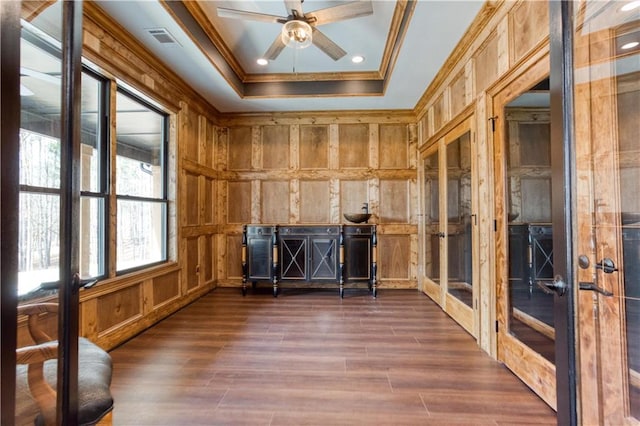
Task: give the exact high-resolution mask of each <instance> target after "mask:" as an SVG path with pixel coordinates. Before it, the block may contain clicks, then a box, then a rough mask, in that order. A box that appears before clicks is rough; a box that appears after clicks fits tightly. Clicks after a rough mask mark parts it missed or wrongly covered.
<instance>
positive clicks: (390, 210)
mask: <svg viewBox="0 0 640 426" xmlns="http://www.w3.org/2000/svg"><path fill="white" fill-rule="evenodd" d="M408 212H409V186H408V183H407V181H405V180H382V179H381V180H380V214H379V216H380V223H407V222H408V221H409V216H408Z"/></svg>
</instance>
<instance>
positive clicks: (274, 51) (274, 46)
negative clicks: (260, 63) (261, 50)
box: [264, 34, 285, 61]
mask: <svg viewBox="0 0 640 426" xmlns="http://www.w3.org/2000/svg"><path fill="white" fill-rule="evenodd" d="M284 47H285V46H284V42H283V41H282V37H281V36H280V34H278V36H277V37H276V39H275V40H274V41H273V43H271V46H269V49H267V51H266V52H265V54H264V59H268V60H270V61H274V60H275V59H276V58H277V57H278V55H280V52H282V49H284Z"/></svg>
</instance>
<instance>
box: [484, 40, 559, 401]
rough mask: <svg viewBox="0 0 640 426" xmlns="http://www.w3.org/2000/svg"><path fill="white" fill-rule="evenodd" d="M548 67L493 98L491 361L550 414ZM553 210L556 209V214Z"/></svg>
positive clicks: (534, 64) (523, 73) (538, 62)
mask: <svg viewBox="0 0 640 426" xmlns="http://www.w3.org/2000/svg"><path fill="white" fill-rule="evenodd" d="M549 72H550V61H549V55H548V54H547V53H544V52H541V53H540V54H538V55H537V56H534V57H532V59H531V60H530V62H529V63H525V64H523V66H522V67H521V68H520V69H519V73H518V78H514V79H513V80H512V82H511V83H509V84H508V85H506V86H505V87H503V88H501V89H500V90H499V91H498V92H497V93H496V94H495V96H493V110H492V111H493V116H492V120H494V122H495V124H494V126H495V127H494V128H495V132H494V149H493V150H494V181H495V201H496V204H495V218H496V219H495V220H496V222H495V231H496V243H495V247H496V296H497V307H496V319H497V324H496V326H497V332H498V336H497V343H498V359H499V360H500V361H502V362H504V364H505V365H506V366H507V367H508V368H509V369H511V370H512V371H513V372H514V373H515V374H516V375H517V376H518V377H520V379H521V380H523V381H524V382H525V383H526V384H527V385H528V386H529V387H531V388H532V389H533V390H534V391H535V392H536V393H537V394H538V395H539V396H540V397H541V398H542V399H543V400H544V401H545V402H547V404H549V405H550V406H551V407H553V408H555V407H556V366H555V352H556V324H555V322H556V321H555V320H556V318H555V315H554V294H553V293H552V292H551V291H550V290H548V289H547V288H546V286H545V285H544V283H548V282H552V281H553V279H554V277H555V275H556V274H558V271H557V268H556V265H554V263H555V262H556V259H555V257H556V253H554V243H555V244H557V242H558V241H554V240H557V239H558V236H559V235H558V231H557V227H556V226H554V225H555V224H554V223H553V216H554V215H553V210H552V188H554V189H555V188H562V184H561V183H560V184H556V183H554V182H553V174H552V155H551V152H552V144H551V119H550V84H549ZM560 208H561V207H560Z"/></svg>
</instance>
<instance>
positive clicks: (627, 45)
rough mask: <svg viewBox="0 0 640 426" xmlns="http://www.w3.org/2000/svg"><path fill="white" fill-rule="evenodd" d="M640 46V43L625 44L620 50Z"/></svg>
mask: <svg viewBox="0 0 640 426" xmlns="http://www.w3.org/2000/svg"><path fill="white" fill-rule="evenodd" d="M639 44H640V42H637V41H632V42H629V43H625V44H623V45H622V46H620V49H624V50H628V49H633V48H634V47H636V46H637V45H639Z"/></svg>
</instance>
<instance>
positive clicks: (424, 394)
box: [111, 287, 556, 425]
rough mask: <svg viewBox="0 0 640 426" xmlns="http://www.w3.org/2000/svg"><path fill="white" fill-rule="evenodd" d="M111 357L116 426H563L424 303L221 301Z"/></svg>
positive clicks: (212, 299)
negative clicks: (442, 425)
mask: <svg viewBox="0 0 640 426" xmlns="http://www.w3.org/2000/svg"><path fill="white" fill-rule="evenodd" d="M111 355H112V357H113V361H114V377H113V384H112V391H113V395H114V399H115V410H114V416H113V420H114V425H441V424H446V425H456V424H458V425H513V424H536V425H542V424H548V425H551V424H556V416H555V412H554V411H553V410H551V409H550V408H549V407H548V406H547V405H546V404H545V403H544V402H543V401H542V400H540V399H539V398H538V397H537V396H536V395H535V394H534V393H532V392H531V391H530V390H529V388H527V387H526V386H525V385H524V384H523V383H522V382H521V381H520V380H518V379H517V378H516V377H515V376H514V375H513V374H512V373H511V372H509V370H507V369H506V368H505V367H504V366H502V365H501V364H499V363H497V362H495V361H493V360H492V359H491V358H490V357H489V356H488V355H486V354H484V353H483V352H482V351H480V349H478V347H477V345H476V343H475V341H474V340H473V338H471V337H470V336H469V335H468V334H467V333H466V332H465V331H464V330H463V329H462V328H461V327H459V326H458V325H457V324H456V323H455V322H454V321H453V320H452V319H450V318H449V317H448V316H447V315H446V314H445V313H444V312H442V311H441V310H440V309H439V308H438V307H437V306H436V305H435V304H434V303H433V302H432V301H431V300H430V299H429V298H427V297H426V296H424V295H422V294H421V293H419V292H418V291H415V290H382V291H379V296H378V298H377V299H373V298H372V297H371V296H370V293H368V292H367V291H366V290H347V291H346V292H345V298H344V299H342V300H341V299H340V298H339V297H338V294H337V290H332V291H322V290H310V289H285V290H283V291H282V293H281V294H280V295H279V296H278V298H274V297H273V296H271V289H270V288H264V289H262V288H260V287H258V289H256V290H254V291H249V292H248V294H247V296H246V297H242V295H241V293H240V290H239V289H230V288H221V289H217V290H215V291H213V292H211V293H209V294H208V295H206V296H205V297H203V298H201V299H200V300H198V301H196V302H194V303H193V304H191V305H189V306H187V307H186V308H184V309H182V310H181V311H179V312H177V313H176V314H174V315H172V316H171V317H169V318H167V319H166V320H164V321H162V322H161V323H159V324H157V325H156V326H154V327H153V328H151V329H149V330H147V331H146V332H144V333H142V334H140V335H139V336H137V337H135V338H134V339H132V340H130V341H128V342H126V343H125V344H123V345H122V346H120V347H118V348H116V349H114V350H113V351H112V352H111Z"/></svg>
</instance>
